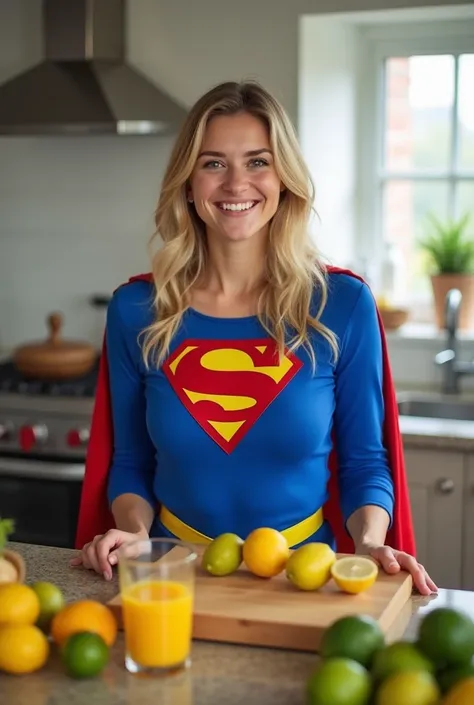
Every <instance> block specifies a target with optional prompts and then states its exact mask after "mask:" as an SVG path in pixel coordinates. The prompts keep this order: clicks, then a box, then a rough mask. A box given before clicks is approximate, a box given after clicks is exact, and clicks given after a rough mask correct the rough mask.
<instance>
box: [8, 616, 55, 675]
mask: <svg viewBox="0 0 474 705" xmlns="http://www.w3.org/2000/svg"><path fill="white" fill-rule="evenodd" d="M48 656H49V642H48V639H47V638H46V636H45V635H44V634H43V632H42V631H41V630H40V629H38V627H35V626H34V625H32V624H7V625H1V626H0V670H1V671H6V673H15V674H20V673H33V671H37V670H38V669H40V668H41V667H42V666H44V664H45V663H46V661H47V660H48Z"/></svg>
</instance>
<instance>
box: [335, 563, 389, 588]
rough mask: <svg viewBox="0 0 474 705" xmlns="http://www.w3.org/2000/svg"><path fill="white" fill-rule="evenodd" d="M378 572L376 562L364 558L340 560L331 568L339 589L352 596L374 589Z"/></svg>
mask: <svg viewBox="0 0 474 705" xmlns="http://www.w3.org/2000/svg"><path fill="white" fill-rule="evenodd" d="M378 572H379V569H378V566H377V564H376V563H375V561H373V560H371V559H370V558H364V557H363V556H346V557H344V558H338V559H337V560H336V561H335V562H334V563H333V565H332V566H331V575H332V577H333V580H334V582H335V583H336V585H337V587H338V588H339V589H340V590H342V591H343V592H348V593H350V594H351V595H357V594H358V593H359V592H363V591H364V590H368V589H369V588H370V587H372V585H373V584H374V583H375V581H376V580H377V575H378Z"/></svg>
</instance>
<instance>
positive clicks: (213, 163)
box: [203, 159, 223, 169]
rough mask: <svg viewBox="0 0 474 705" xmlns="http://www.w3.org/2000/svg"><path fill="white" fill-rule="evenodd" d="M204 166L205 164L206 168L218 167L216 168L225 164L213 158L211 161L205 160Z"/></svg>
mask: <svg viewBox="0 0 474 705" xmlns="http://www.w3.org/2000/svg"><path fill="white" fill-rule="evenodd" d="M203 166H204V169H216V168H218V167H220V166H223V165H222V164H221V162H218V161H216V160H215V159H211V161H209V162H205V164H204V165H203Z"/></svg>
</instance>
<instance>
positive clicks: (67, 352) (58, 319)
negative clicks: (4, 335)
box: [13, 313, 98, 380]
mask: <svg viewBox="0 0 474 705" xmlns="http://www.w3.org/2000/svg"><path fill="white" fill-rule="evenodd" d="M47 325H48V328H49V336H48V338H47V339H46V340H44V341H33V342H31V343H27V344H25V345H21V346H20V347H18V348H17V349H16V350H15V352H14V354H13V363H14V365H15V366H16V368H17V369H18V370H19V371H20V372H21V373H22V374H23V375H24V376H25V377H30V378H36V379H52V380H62V379H68V378H73V377H80V376H81V375H84V374H87V372H89V371H90V370H91V369H92V367H93V366H94V364H95V362H96V359H97V357H98V351H97V350H96V348H95V347H94V346H93V345H91V344H90V343H87V342H85V341H80V340H67V339H64V338H62V336H61V328H62V325H63V317H62V315H61V314H60V313H51V314H50V315H49V316H48V318H47Z"/></svg>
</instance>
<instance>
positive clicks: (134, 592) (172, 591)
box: [122, 580, 193, 668]
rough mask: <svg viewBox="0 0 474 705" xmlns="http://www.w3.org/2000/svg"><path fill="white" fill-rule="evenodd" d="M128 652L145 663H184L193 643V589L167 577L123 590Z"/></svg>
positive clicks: (153, 665) (157, 665)
mask: <svg viewBox="0 0 474 705" xmlns="http://www.w3.org/2000/svg"><path fill="white" fill-rule="evenodd" d="M122 610H123V620H124V629H125V643H126V650H127V654H128V656H130V658H132V659H133V661H135V663H137V664H139V665H140V666H143V667H145V668H146V667H148V668H168V667H170V666H174V665H179V664H181V663H183V662H184V661H185V660H186V659H187V657H188V655H189V650H190V645H191V632H192V617H193V599H192V592H191V589H190V588H188V587H187V586H186V585H183V584H182V583H178V582H175V581H167V580H144V581H143V582H138V583H134V584H133V585H131V586H130V587H129V588H128V589H126V590H125V591H124V592H122Z"/></svg>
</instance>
